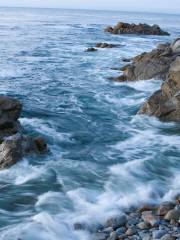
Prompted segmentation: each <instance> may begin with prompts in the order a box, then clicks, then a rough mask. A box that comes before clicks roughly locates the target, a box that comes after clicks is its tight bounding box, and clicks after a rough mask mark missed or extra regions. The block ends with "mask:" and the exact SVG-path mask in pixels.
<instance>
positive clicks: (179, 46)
mask: <svg viewBox="0 0 180 240" xmlns="http://www.w3.org/2000/svg"><path fill="white" fill-rule="evenodd" d="M171 49H172V51H173V52H174V53H180V38H177V39H176V40H174V42H173V43H172V44H171Z"/></svg>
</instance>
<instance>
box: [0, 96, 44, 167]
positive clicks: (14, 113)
mask: <svg viewBox="0 0 180 240" xmlns="http://www.w3.org/2000/svg"><path fill="white" fill-rule="evenodd" d="M21 110H22V104H21V103H20V102H19V101H18V100H16V99H14V98H11V97H6V96H0V169H3V168H7V167H10V166H12V165H14V164H15V163H17V162H18V161H19V160H21V159H22V157H23V156H25V155H27V154H33V153H36V154H39V153H42V152H44V151H46V150H47V144H46V142H45V140H44V139H43V138H42V137H41V136H38V137H35V138H34V137H30V136H26V135H23V131H22V127H21V124H20V122H19V121H18V118H19V117H20V114H21Z"/></svg>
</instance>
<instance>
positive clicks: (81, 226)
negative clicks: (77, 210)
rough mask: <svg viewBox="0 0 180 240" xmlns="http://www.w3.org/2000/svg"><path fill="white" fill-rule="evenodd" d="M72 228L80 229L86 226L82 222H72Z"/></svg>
mask: <svg viewBox="0 0 180 240" xmlns="http://www.w3.org/2000/svg"><path fill="white" fill-rule="evenodd" d="M73 226H74V230H76V231H80V230H85V229H86V226H85V225H84V224H83V223H79V222H77V223H74V225H73Z"/></svg>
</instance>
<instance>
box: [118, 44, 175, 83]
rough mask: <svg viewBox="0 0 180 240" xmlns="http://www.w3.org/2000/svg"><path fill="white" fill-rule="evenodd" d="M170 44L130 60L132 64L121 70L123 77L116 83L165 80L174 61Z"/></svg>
mask: <svg viewBox="0 0 180 240" xmlns="http://www.w3.org/2000/svg"><path fill="white" fill-rule="evenodd" d="M176 57H177V53H173V52H172V49H171V47H170V44H166V45H165V46H164V48H163V47H161V48H160V47H157V48H156V49H154V50H152V51H151V52H148V53H146V52H145V53H142V54H140V55H138V56H136V57H134V58H133V59H132V63H131V64H128V65H126V66H124V67H123V68H121V71H123V75H121V76H120V77H118V78H115V80H116V81H118V79H119V81H137V80H148V79H152V78H154V79H163V80H165V79H166V75H167V74H168V71H169V69H170V65H171V63H172V62H173V61H174V60H175V59H176Z"/></svg>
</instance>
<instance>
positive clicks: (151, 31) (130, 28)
mask: <svg viewBox="0 0 180 240" xmlns="http://www.w3.org/2000/svg"><path fill="white" fill-rule="evenodd" d="M105 32H109V33H112V34H140V35H160V36H163V35H165V36H168V35H169V33H168V32H165V31H163V30H162V29H161V28H160V27H159V26H158V25H153V26H150V25H148V24H142V23H140V24H129V23H124V22H119V23H118V24H117V25H116V26H114V27H111V26H108V27H107V28H106V29H105Z"/></svg>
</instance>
